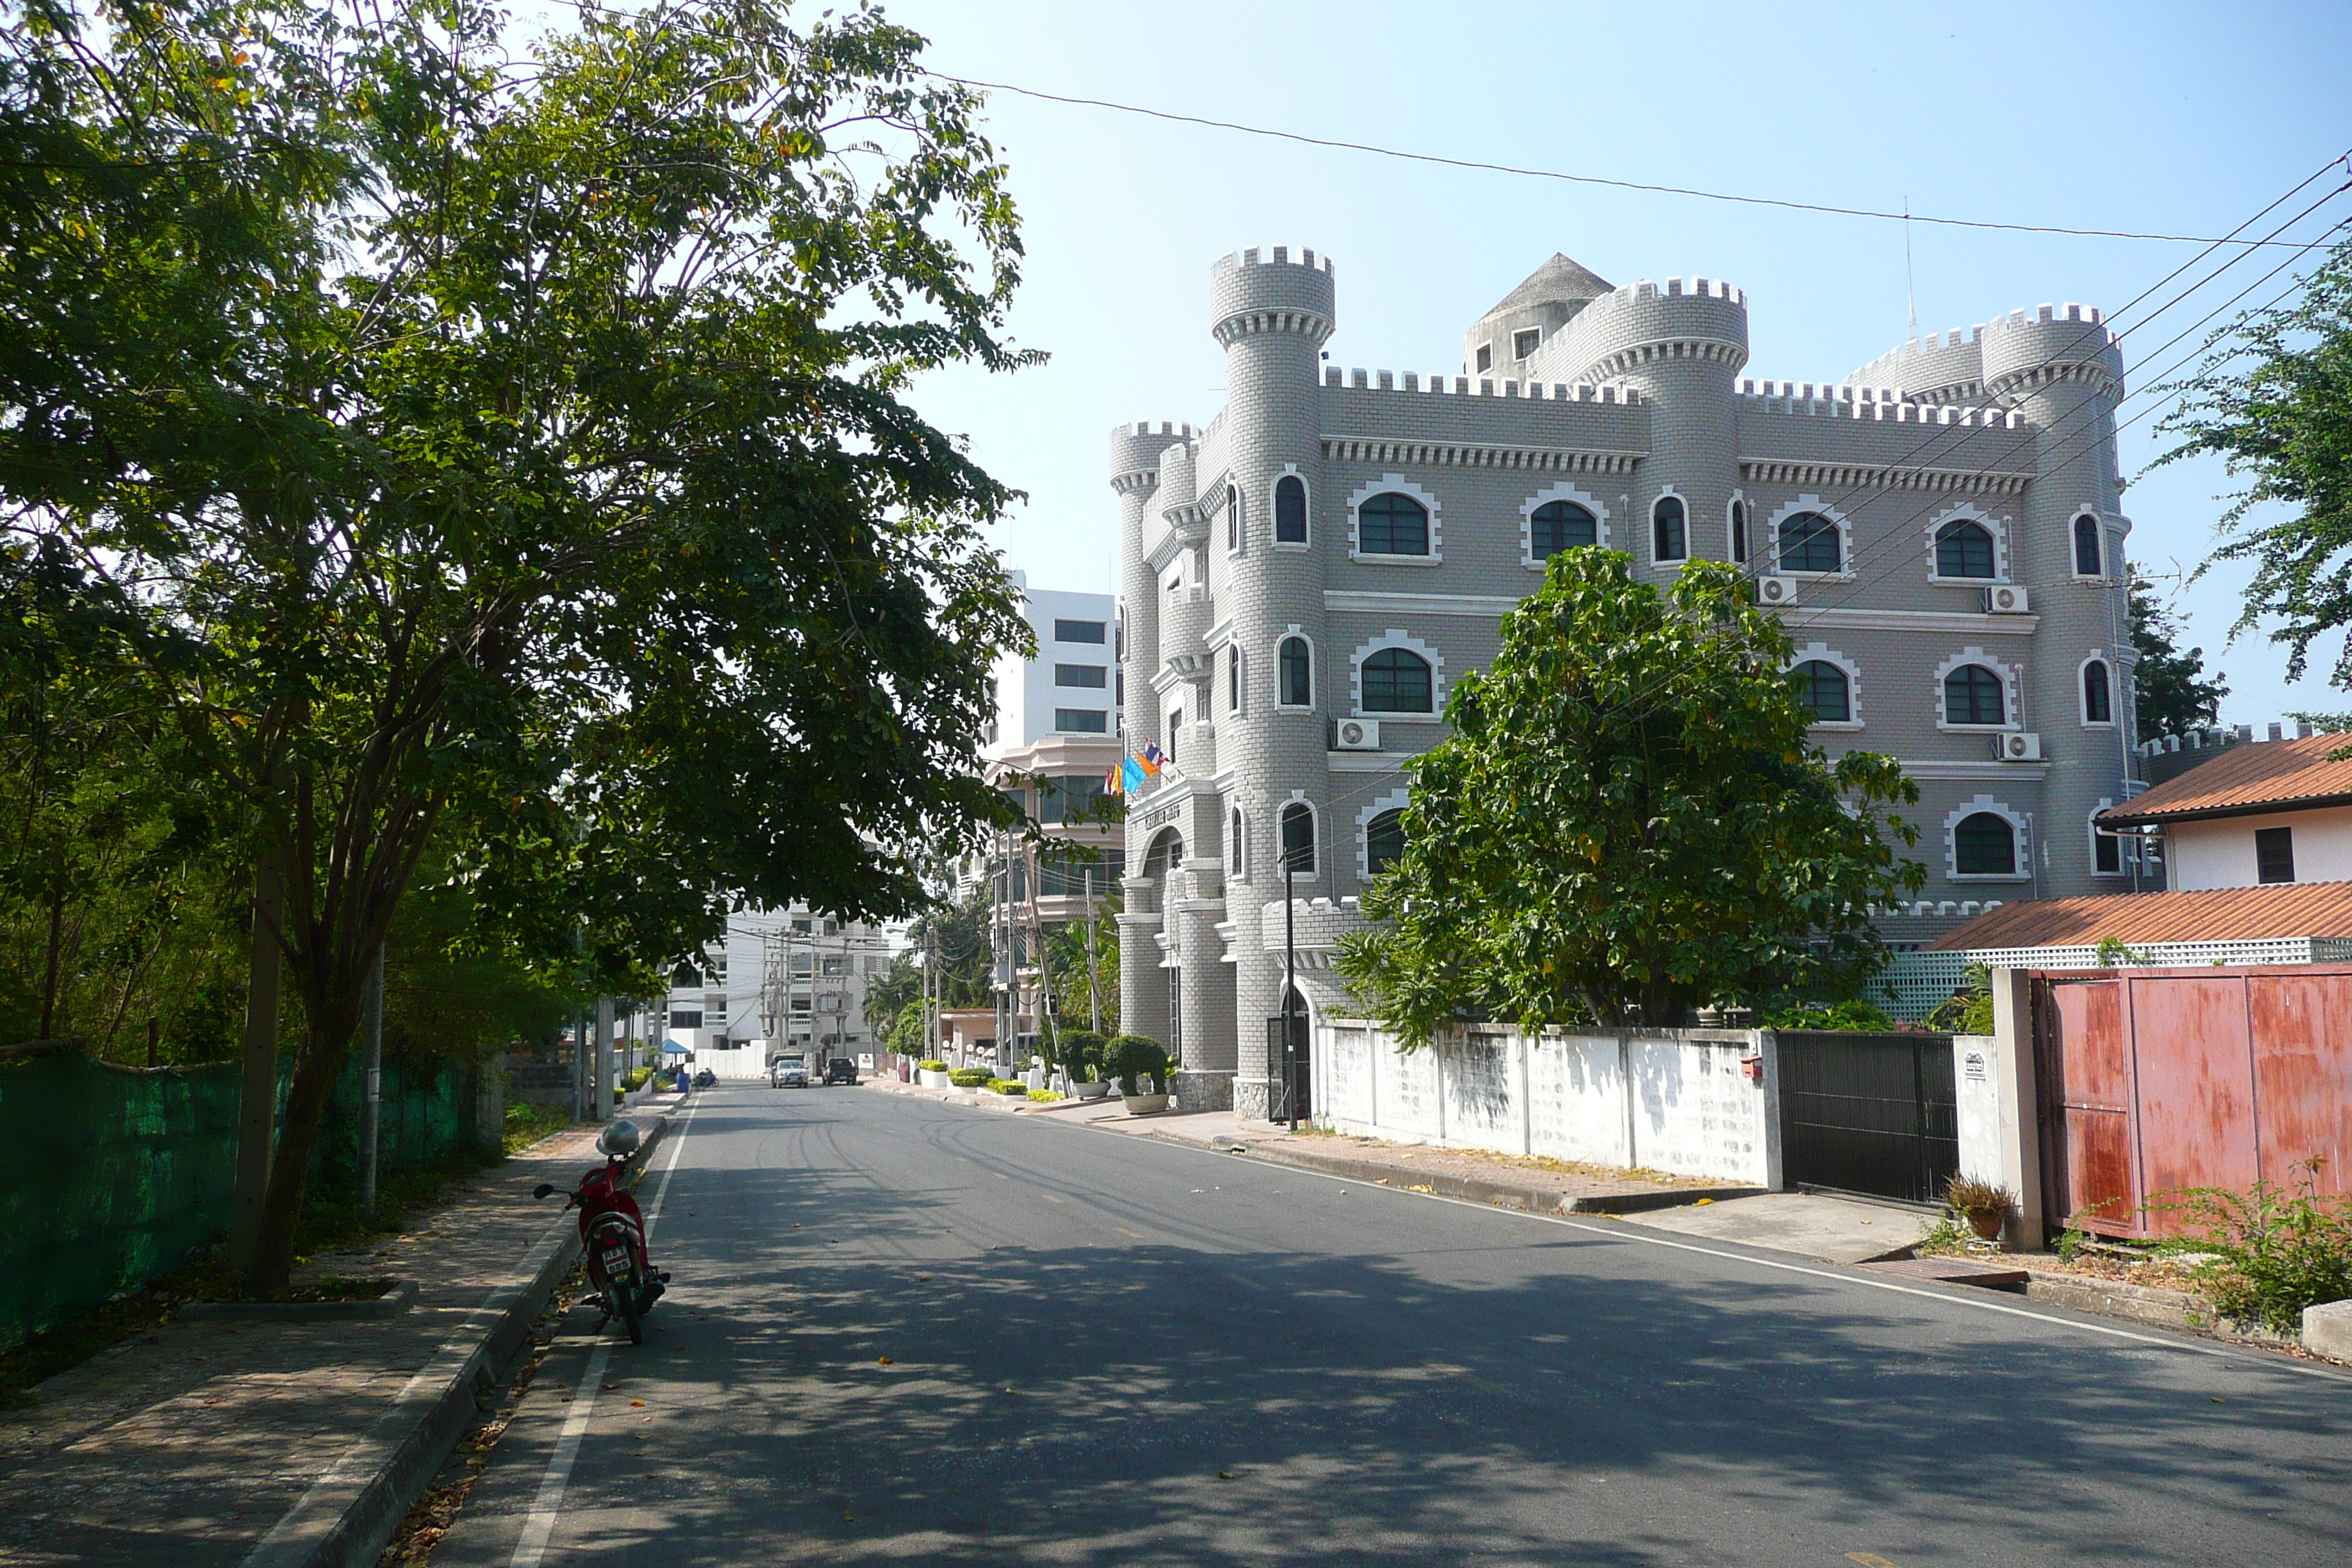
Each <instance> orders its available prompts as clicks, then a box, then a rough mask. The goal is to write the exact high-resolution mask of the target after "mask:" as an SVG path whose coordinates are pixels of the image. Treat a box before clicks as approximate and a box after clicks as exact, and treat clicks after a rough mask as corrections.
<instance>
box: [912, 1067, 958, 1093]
mask: <svg viewBox="0 0 2352 1568" xmlns="http://www.w3.org/2000/svg"><path fill="white" fill-rule="evenodd" d="M915 1080H916V1081H917V1082H918V1083H920V1084H921V1085H922V1086H923V1087H924V1088H925V1089H950V1088H952V1087H953V1085H951V1084H950V1083H949V1082H948V1075H947V1074H945V1073H943V1072H925V1071H923V1070H922V1069H921V1068H917V1069H916V1072H915Z"/></svg>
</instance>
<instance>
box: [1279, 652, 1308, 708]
mask: <svg viewBox="0 0 2352 1568" xmlns="http://www.w3.org/2000/svg"><path fill="white" fill-rule="evenodd" d="M1276 663H1277V664H1279V665H1281V666H1282V705H1283V706H1284V707H1285V708H1312V707H1314V706H1315V679H1314V666H1313V663H1312V661H1311V660H1310V659H1309V658H1308V657H1307V639H1306V638H1305V637H1285V638H1283V639H1282V648H1281V651H1280V655H1279V657H1278V658H1276Z"/></svg>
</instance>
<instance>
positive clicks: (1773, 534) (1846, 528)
mask: <svg viewBox="0 0 2352 1568" xmlns="http://www.w3.org/2000/svg"><path fill="white" fill-rule="evenodd" d="M1808 511H1817V512H1819V513H1821V514H1822V516H1823V517H1825V518H1828V519H1829V520H1830V521H1831V522H1832V523H1834V524H1835V525H1836V526H1837V531H1838V570H1836V571H1834V572H1790V571H1787V570H1785V569H1784V568H1783V567H1782V566H1781V564H1780V525H1781V524H1782V523H1784V522H1786V521H1789V519H1790V518H1792V517H1795V516H1797V515H1798V514H1799V513H1801V512H1808ZM1755 521H1756V519H1755V517H1754V516H1753V515H1750V516H1749V518H1748V522H1749V524H1750V525H1751V526H1752V525H1753V524H1754V523H1755ZM1764 539H1765V548H1766V552H1767V553H1766V556H1765V560H1766V561H1767V563H1769V570H1770V572H1771V574H1773V575H1774V576H1782V577H1801V578H1802V579H1804V580H1805V581H1807V582H1809V583H1851V582H1853V521H1852V520H1851V519H1849V518H1848V517H1847V516H1846V515H1845V513H1843V512H1842V511H1840V510H1838V509H1837V508H1835V507H1833V506H1832V505H1830V503H1829V502H1827V501H1825V500H1822V498H1821V497H1819V496H1817V495H1801V496H1799V497H1798V498H1797V499H1796V500H1792V501H1790V502H1789V503H1788V504H1787V505H1786V506H1783V507H1782V508H1781V509H1780V510H1779V511H1776V512H1774V513H1773V514H1772V521H1770V522H1769V523H1768V524H1767V525H1766V526H1765V530H1764ZM1755 553H1756V542H1755V541H1754V540H1752V539H1751V540H1749V541H1748V555H1749V556H1750V557H1751V558H1752V557H1753V556H1754V555H1755Z"/></svg>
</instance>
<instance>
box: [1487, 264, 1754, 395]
mask: <svg viewBox="0 0 2352 1568" xmlns="http://www.w3.org/2000/svg"><path fill="white" fill-rule="evenodd" d="M1674 363H1688V364H1713V365H1720V366H1723V367H1725V368H1724V371H1723V374H1727V375H1733V374H1738V371H1739V368H1740V367H1741V366H1742V365H1744V364H1746V363H1748V295H1747V292H1746V290H1744V289H1737V288H1734V287H1733V286H1732V285H1730V284H1728V283H1726V282H1723V281H1722V280H1721V279H1706V278H1693V279H1689V281H1688V283H1687V285H1685V281H1684V279H1680V278H1669V279H1666V280H1665V282H1664V284H1663V285H1661V284H1658V283H1656V282H1654V281H1652V280H1651V279H1646V278H1645V279H1642V280H1641V281H1640V282H1638V283H1629V284H1627V285H1626V286H1625V287H1624V288H1622V289H1613V290H1612V291H1611V292H1609V293H1607V294H1603V295H1601V297H1600V298H1599V299H1597V300H1593V301H1592V302H1591V304H1589V305H1587V306H1585V307H1584V309H1583V310H1580V311H1579V312H1578V313H1577V315H1576V317H1575V318H1574V319H1573V320H1572V321H1570V322H1569V323H1568V324H1567V325H1566V326H1564V327H1562V328H1561V329H1560V330H1559V332H1558V334H1556V335H1555V336H1554V337H1553V338H1552V340H1551V341H1550V342H1548V343H1546V344H1545V345H1544V346H1543V348H1542V349H1541V350H1540V351H1539V352H1538V353H1537V355H1536V356H1535V358H1534V359H1532V360H1530V361H1529V362H1528V375H1529V377H1530V378H1531V379H1533V380H1536V381H1538V382H1544V381H1559V382H1567V383H1570V384H1575V383H1579V382H1593V383H1600V382H1607V381H1615V380H1619V379H1622V378H1623V377H1625V376H1629V375H1637V374H1643V373H1644V372H1647V371H1650V370H1653V369H1654V368H1657V367H1659V366H1661V365H1666V364H1674Z"/></svg>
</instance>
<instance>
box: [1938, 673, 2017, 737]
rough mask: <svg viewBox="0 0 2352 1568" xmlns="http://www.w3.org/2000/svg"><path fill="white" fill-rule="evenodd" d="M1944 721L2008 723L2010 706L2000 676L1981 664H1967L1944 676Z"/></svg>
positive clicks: (1954, 722)
mask: <svg viewBox="0 0 2352 1568" xmlns="http://www.w3.org/2000/svg"><path fill="white" fill-rule="evenodd" d="M1944 722H1945V723H1947V724H2006V723H2008V722H2009V712H2008V706H2007V704H2006V703H2005V702H2004V701H2003V700H2002V698H2001V691H2000V676H1998V675H1995V674H1994V673H1993V672H1992V671H1991V670H1990V669H1987V668H1985V667H1984V666H1983V665H1980V664H1964V665H1962V666H1960V668H1958V669H1956V670H1954V671H1952V673H1951V674H1949V675H1948V676H1946V677H1944Z"/></svg>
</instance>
